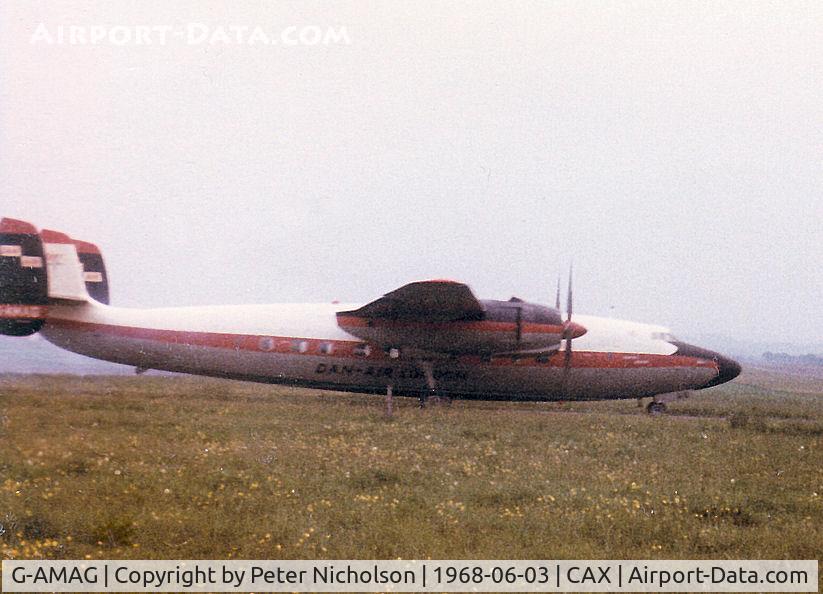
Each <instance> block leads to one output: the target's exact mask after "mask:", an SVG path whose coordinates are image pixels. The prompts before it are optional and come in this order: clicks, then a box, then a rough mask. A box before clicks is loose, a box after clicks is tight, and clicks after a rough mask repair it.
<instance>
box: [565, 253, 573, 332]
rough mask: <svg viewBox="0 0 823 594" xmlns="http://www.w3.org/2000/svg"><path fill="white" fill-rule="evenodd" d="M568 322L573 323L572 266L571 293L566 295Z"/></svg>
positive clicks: (570, 270)
mask: <svg viewBox="0 0 823 594" xmlns="http://www.w3.org/2000/svg"><path fill="white" fill-rule="evenodd" d="M566 321H567V322H571V321H572V265H571V264H569V292H568V294H567V295H566Z"/></svg>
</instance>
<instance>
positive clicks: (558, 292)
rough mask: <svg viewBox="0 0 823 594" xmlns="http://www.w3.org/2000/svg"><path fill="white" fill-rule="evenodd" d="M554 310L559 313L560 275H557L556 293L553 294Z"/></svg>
mask: <svg viewBox="0 0 823 594" xmlns="http://www.w3.org/2000/svg"><path fill="white" fill-rule="evenodd" d="M554 309H556V310H557V311H560V274H558V275H557V292H556V293H555V294H554Z"/></svg>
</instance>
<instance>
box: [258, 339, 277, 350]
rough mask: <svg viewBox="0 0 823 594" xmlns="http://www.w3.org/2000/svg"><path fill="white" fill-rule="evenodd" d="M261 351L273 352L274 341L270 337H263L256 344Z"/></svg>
mask: <svg viewBox="0 0 823 594" xmlns="http://www.w3.org/2000/svg"><path fill="white" fill-rule="evenodd" d="M258 346H259V347H260V350H261V351H265V352H269V351H272V350H274V339H273V338H272V337H271V336H264V337H262V338H261V339H260V342H259V343H258Z"/></svg>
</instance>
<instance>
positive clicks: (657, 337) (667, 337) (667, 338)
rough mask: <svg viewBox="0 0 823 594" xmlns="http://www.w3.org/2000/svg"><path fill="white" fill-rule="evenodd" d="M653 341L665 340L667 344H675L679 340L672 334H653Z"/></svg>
mask: <svg viewBox="0 0 823 594" xmlns="http://www.w3.org/2000/svg"><path fill="white" fill-rule="evenodd" d="M652 340H665V341H666V342H675V341H676V340H677V338H676V337H675V335H674V334H672V333H671V332H652Z"/></svg>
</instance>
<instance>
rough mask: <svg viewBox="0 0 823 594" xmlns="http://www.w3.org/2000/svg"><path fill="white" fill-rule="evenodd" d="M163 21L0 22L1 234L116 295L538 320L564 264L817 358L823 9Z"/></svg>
mask: <svg viewBox="0 0 823 594" xmlns="http://www.w3.org/2000/svg"><path fill="white" fill-rule="evenodd" d="M170 4H171V3H167V2H139V3H135V2H120V3H117V2H115V3H109V2H106V3H103V2H100V3H97V4H96V5H95V4H91V5H88V4H87V3H86V2H49V3H37V4H34V5H30V3H28V2H19V1H18V2H3V3H2V4H0V49H1V50H2V51H1V53H0V214H2V215H5V216H12V217H16V218H22V219H25V220H29V221H31V222H32V223H34V224H35V225H37V226H38V227H41V228H55V229H59V230H62V231H65V232H67V233H69V234H70V235H72V236H74V237H75V238H78V239H84V240H89V241H94V242H96V243H98V245H100V247H101V248H102V249H103V252H104V256H105V258H106V262H107V265H108V268H109V274H110V277H111V284H112V297H113V302H114V304H118V305H128V306H160V305H178V304H179V305H190V304H192V305H193V304H212V303H266V302H280V301H330V300H333V299H340V300H345V301H368V300H371V299H374V298H376V297H378V296H380V295H381V294H383V293H385V292H387V291H389V290H391V289H394V288H396V287H398V286H400V285H402V284H404V283H406V282H409V281H412V280H418V279H423V278H442V277H447V278H453V279H456V280H461V281H464V282H466V283H468V284H469V285H470V286H472V287H473V289H474V290H475V292H476V293H477V294H478V296H479V297H487V298H508V297H509V296H511V295H518V296H520V297H523V298H526V299H531V300H539V301H544V302H548V301H551V300H553V292H554V284H555V279H556V275H557V271H558V268H559V267H562V268H565V267H566V266H567V263H568V260H569V258H570V257H573V258H574V262H575V298H576V301H575V309H576V311H578V312H581V313H590V314H596V315H611V316H615V317H623V318H627V319H634V320H638V321H646V322H652V323H661V324H666V325H669V326H671V327H672V328H673V329H674V331H675V332H676V333H677V332H681V333H684V334H694V333H716V334H723V335H731V336H738V337H740V338H743V339H746V340H760V341H763V340H766V341H768V340H771V339H774V338H775V337H779V338H780V340H781V341H786V340H796V341H797V342H813V341H815V342H816V341H820V339H821V330H823V298H821V295H823V256H822V255H821V254H823V231H822V229H823V193H822V192H821V185H822V184H821V182H822V181H823V139H822V138H821V135H822V134H823V5H821V4H820V3H818V2H808V3H799V2H795V3H792V2H788V3H784V2H776V3H772V4H767V3H765V2H751V3H722V2H707V3H695V2H680V3H663V2H656V3H608V2H603V3H594V2H590V3H580V2H568V3H563V2H520V3H508V2H506V3H503V2H495V3H491V2H485V3H479V2H466V3H459V2H449V3H446V2H432V3H425V2H371V3H367V2H330V3H326V2H311V3H307V2H293V3H288V2H245V3H240V2H237V3H235V2H232V3H229V2H226V3H219V2H205V3H204V2H200V1H197V2H188V3H185V2H183V3H181V2H178V3H175V4H174V7H172V6H170ZM72 25H73V26H75V27H80V28H81V29H83V30H85V31H86V33H87V34H90V32H91V28H92V27H98V29H96V30H97V31H104V32H106V34H107V37H106V38H105V39H103V40H102V41H100V42H97V43H94V44H91V43H90V42H88V39H87V40H86V43H80V41H82V40H77V41H78V43H75V44H71V43H69V42H68V41H67V40H65V39H64V40H63V41H60V40H59V39H58V32H59V29H60V27H63V28H64V29H63V30H64V31H67V28H68V27H69V26H72ZM138 26H142V27H160V29H153V34H152V35H153V36H152V38H151V40H152V43H151V44H150V45H147V44H144V43H142V44H137V43H136V38H137V34H136V33H134V38H133V39H132V40H131V41H129V40H126V39H125V37H124V36H125V35H126V33H127V32H129V31H134V30H135V27H138ZM233 26H241V27H248V28H249V29H248V30H249V31H252V30H254V28H255V27H259V28H260V31H261V33H262V34H263V36H264V37H266V36H267V37H268V38H269V39H268V40H269V41H270V42H271V43H269V44H267V43H264V41H265V40H264V39H262V38H261V36H260V35H258V36H257V37H256V38H255V39H252V40H249V38H248V37H249V36H248V35H246V37H245V38H243V41H242V42H240V41H238V40H237V39H236V38H231V40H230V41H229V42H228V43H227V42H226V39H225V38H222V37H221V36H220V35H219V32H218V33H215V32H216V31H218V28H221V27H222V28H224V29H226V30H228V28H229V27H233ZM115 27H120V28H121V30H119V31H112V29H113V28H115ZM163 28H166V29H163ZM161 30H165V31H167V38H166V39H165V43H161V39H160V34H159V32H160V31H161ZM232 31H234V30H232ZM317 31H320V32H321V33H322V34H323V35H324V36H326V35H327V32H328V31H332V37H331V39H328V40H324V42H319V43H314V41H315V37H314V35H315V34H316V32H317ZM341 31H342V32H343V33H341ZM110 34H111V35H114V37H110ZM192 34H195V35H194V36H193V37H192ZM298 35H303V36H304V39H303V40H302V41H300V40H299V39H298V42H297V43H294V44H291V43H290V41H293V40H294V39H295V38H296V36H298ZM213 36H214V39H212V37H213ZM195 37H196V39H195ZM200 38H204V39H203V40H201V39H200ZM250 41H252V42H253V43H249V42H250ZM564 274H565V273H564Z"/></svg>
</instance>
